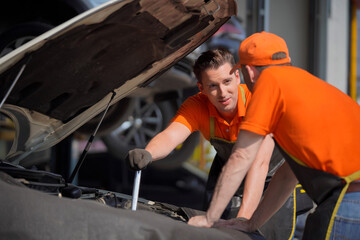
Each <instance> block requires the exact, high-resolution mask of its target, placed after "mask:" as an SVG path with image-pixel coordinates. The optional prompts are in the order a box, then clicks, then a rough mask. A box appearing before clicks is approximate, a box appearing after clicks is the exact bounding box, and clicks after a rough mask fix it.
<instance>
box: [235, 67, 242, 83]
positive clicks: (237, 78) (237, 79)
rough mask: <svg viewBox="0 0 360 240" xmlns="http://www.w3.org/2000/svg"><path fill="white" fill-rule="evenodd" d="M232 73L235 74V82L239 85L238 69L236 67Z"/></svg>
mask: <svg viewBox="0 0 360 240" xmlns="http://www.w3.org/2000/svg"><path fill="white" fill-rule="evenodd" d="M234 74H235V77H236V83H237V84H238V85H239V84H240V82H241V79H240V72H239V70H238V69H236V70H235V71H234Z"/></svg>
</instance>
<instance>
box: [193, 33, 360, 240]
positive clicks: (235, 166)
mask: <svg viewBox="0 0 360 240" xmlns="http://www.w3.org/2000/svg"><path fill="white" fill-rule="evenodd" d="M239 57H240V61H239V63H238V64H237V65H236V66H235V67H234V68H233V70H232V71H234V70H235V69H237V68H239V67H241V71H242V73H243V75H244V79H245V83H246V85H247V86H248V88H249V90H250V91H252V93H253V95H252V99H251V103H250V105H249V108H248V110H247V113H246V117H245V119H244V121H243V122H242V123H241V125H240V129H241V130H240V133H239V136H238V140H237V142H236V144H235V146H234V149H233V152H232V154H231V156H230V158H229V160H228V162H227V164H226V165H225V166H224V168H223V172H222V173H221V175H220V177H219V180H218V183H217V185H216V188H215V192H214V196H213V199H212V202H211V204H210V208H209V209H208V211H207V213H206V216H196V217H194V218H191V219H190V221H189V224H191V225H195V226H206V227H210V226H215V227H216V226H218V227H220V226H223V227H224V226H225V227H229V228H234V229H239V230H245V231H250V232H251V231H255V230H256V229H257V228H259V227H260V226H262V225H263V224H264V223H265V222H266V221H267V220H268V219H269V218H270V217H271V216H272V215H273V214H274V213H275V212H276V211H277V210H278V209H279V208H280V207H281V206H282V204H283V203H284V202H285V200H286V199H287V198H288V196H289V195H290V193H291V192H292V190H293V189H294V187H295V185H296V184H297V182H298V181H299V182H300V183H301V184H302V186H303V188H304V189H305V190H306V192H307V194H308V195H309V196H310V197H311V198H312V199H313V201H314V202H315V203H316V204H317V207H316V210H315V211H314V212H313V213H311V214H310V215H309V217H308V218H307V222H306V226H305V231H304V234H303V239H307V240H308V239H316V240H319V239H359V236H360V182H359V181H358V180H359V179H360V159H359V156H360V141H359V136H360V107H359V105H358V104H357V103H356V102H355V101H353V100H352V99H351V98H350V97H349V96H347V95H346V94H344V93H342V92H341V91H340V90H338V89H336V88H335V87H333V86H331V85H330V84H328V83H326V82H325V81H322V80H321V79H319V78H317V77H315V76H313V75H311V74H310V73H308V72H306V71H304V70H302V69H299V68H296V67H293V66H290V65H291V64H290V58H289V52H288V48H287V46H286V43H285V41H284V40H283V39H282V38H280V37H279V36H277V35H275V34H272V33H267V32H261V33H255V34H253V35H251V36H250V37H248V38H247V39H245V40H244V41H243V42H242V43H241V45H240V48H239ZM268 134H273V136H274V139H275V141H276V144H277V145H278V146H279V147H280V149H281V152H282V154H283V155H284V157H285V159H286V162H285V163H284V164H283V165H282V166H281V167H280V168H279V169H278V171H277V172H276V174H275V175H274V176H273V178H272V180H271V182H270V184H269V186H268V188H267V190H266V192H265V195H264V198H263V200H262V201H261V203H260V205H259V207H258V208H257V209H256V211H255V212H254V214H253V216H252V217H251V218H250V220H248V221H242V220H240V219H232V220H228V221H218V220H219V218H220V215H221V213H222V211H223V210H224V208H225V205H226V204H227V202H228V200H229V199H230V198H231V196H232V194H233V193H234V192H235V190H236V189H237V187H238V186H239V185H240V183H241V182H242V180H243V178H244V176H245V174H246V173H247V171H248V169H249V168H250V166H251V165H252V163H253V162H254V159H255V156H256V154H257V152H258V150H259V148H260V146H261V145H262V142H263V140H264V136H267V135H268ZM217 221H218V222H217ZM214 223H215V224H214Z"/></svg>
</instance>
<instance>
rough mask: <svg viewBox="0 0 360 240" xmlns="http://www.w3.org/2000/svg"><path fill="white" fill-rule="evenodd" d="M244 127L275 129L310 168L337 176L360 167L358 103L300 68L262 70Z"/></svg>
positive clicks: (282, 143) (263, 131)
mask: <svg viewBox="0 0 360 240" xmlns="http://www.w3.org/2000/svg"><path fill="white" fill-rule="evenodd" d="M240 128H241V129H244V130H248V131H251V132H254V133H257V134H261V135H265V134H268V133H273V134H274V138H275V139H276V141H277V142H278V143H279V145H280V146H281V147H282V148H283V149H284V150H285V151H287V152H288V153H289V154H290V155H292V156H294V157H295V158H297V159H298V160H300V161H302V162H303V163H305V164H306V165H308V166H309V167H311V168H314V169H318V170H323V171H325V172H329V173H331V174H334V175H337V176H341V177H344V176H348V175H350V174H352V173H354V172H356V171H359V170H360V140H359V137H360V107H359V105H358V104H357V103H356V102H355V101H353V100H352V99H351V98H350V97H349V96H347V95H346V94H344V93H342V92H341V91H340V90H338V89H337V88H335V87H334V86H332V85H330V84H328V83H326V82H325V81H323V80H321V79H319V78H317V77H315V76H313V75H311V74H310V73H308V72H306V71H304V70H301V69H299V68H296V67H290V66H287V67H285V66H282V67H269V68H267V69H265V70H263V72H262V73H261V74H260V77H259V79H258V81H257V82H256V84H255V86H254V91H253V96H252V100H251V103H250V106H249V108H248V110H247V114H246V117H245V120H244V121H243V123H242V124H241V126H240Z"/></svg>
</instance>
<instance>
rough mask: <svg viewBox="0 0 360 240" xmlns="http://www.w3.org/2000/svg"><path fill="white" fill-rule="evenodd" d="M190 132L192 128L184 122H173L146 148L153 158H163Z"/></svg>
mask: <svg viewBox="0 0 360 240" xmlns="http://www.w3.org/2000/svg"><path fill="white" fill-rule="evenodd" d="M190 134H191V132H190V130H189V129H188V128H187V127H186V126H185V125H184V124H181V123H178V122H172V123H170V125H169V126H168V127H167V128H166V129H165V130H163V131H162V132H160V133H159V134H157V135H156V136H155V137H154V138H153V139H151V141H150V142H149V143H148V145H147V146H146V148H145V150H147V151H148V152H149V153H150V154H151V156H152V159H153V160H158V159H162V158H164V157H166V156H167V155H168V154H169V153H170V152H171V151H172V150H174V149H175V148H176V147H177V146H178V145H179V144H181V143H183V142H184V141H185V140H186V138H187V137H189V135H190Z"/></svg>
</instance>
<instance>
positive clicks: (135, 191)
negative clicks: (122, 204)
mask: <svg viewBox="0 0 360 240" xmlns="http://www.w3.org/2000/svg"><path fill="white" fill-rule="evenodd" d="M140 178H141V170H138V171H136V173H135V179H134V188H133V195H132V196H133V197H132V204H131V210H132V211H136V206H137V202H138V199H139V188H140Z"/></svg>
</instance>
